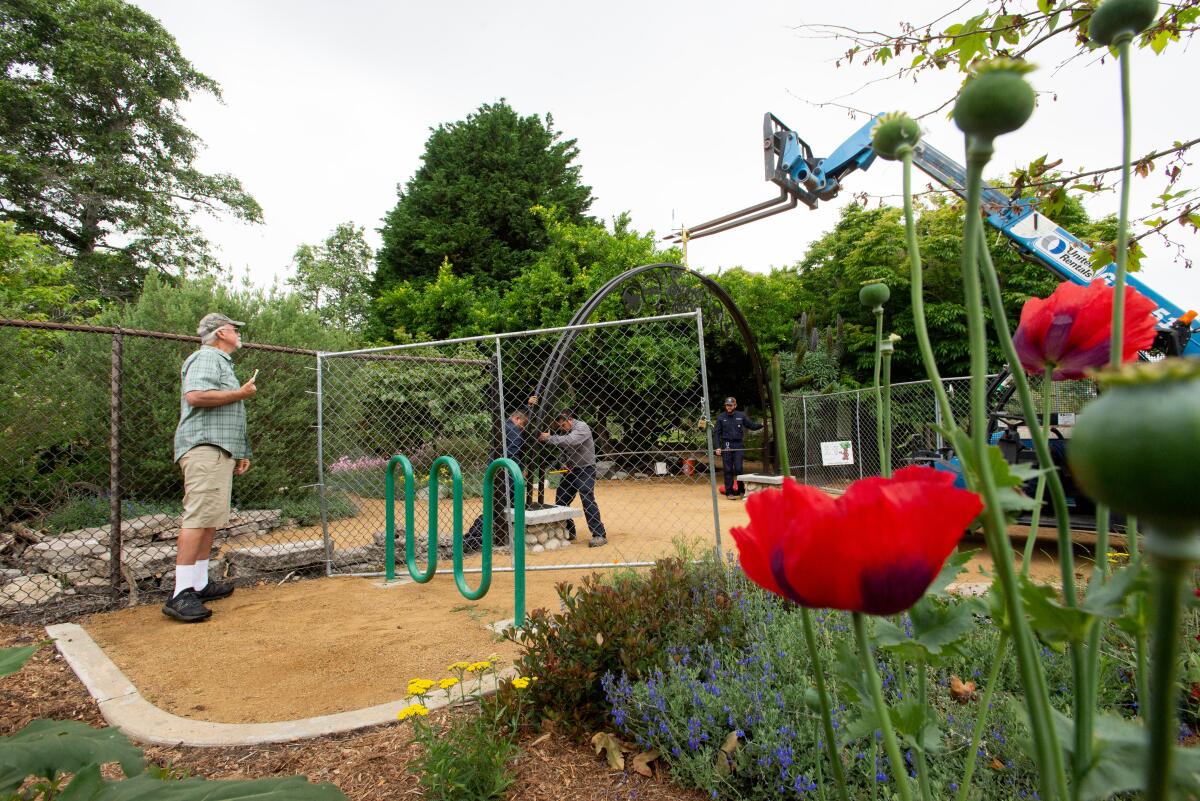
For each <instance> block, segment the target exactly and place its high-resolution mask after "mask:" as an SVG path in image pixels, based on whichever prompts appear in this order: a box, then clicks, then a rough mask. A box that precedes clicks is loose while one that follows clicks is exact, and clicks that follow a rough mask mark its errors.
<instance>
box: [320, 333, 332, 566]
mask: <svg viewBox="0 0 1200 801" xmlns="http://www.w3.org/2000/svg"><path fill="white" fill-rule="evenodd" d="M324 411H325V359H324V358H323V357H322V355H321V354H320V353H318V354H317V495H318V498H319V499H320V506H321V539H322V540H324V542H325V575H326V576H332V575H333V541H332V540H331V539H330V538H329V501H328V499H327V498H326V497H325V416H324Z"/></svg>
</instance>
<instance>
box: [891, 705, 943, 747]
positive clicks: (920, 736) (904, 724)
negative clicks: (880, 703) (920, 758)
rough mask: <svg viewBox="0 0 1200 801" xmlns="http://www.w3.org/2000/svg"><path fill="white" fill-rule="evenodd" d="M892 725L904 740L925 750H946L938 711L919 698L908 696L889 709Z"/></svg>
mask: <svg viewBox="0 0 1200 801" xmlns="http://www.w3.org/2000/svg"><path fill="white" fill-rule="evenodd" d="M888 715H889V717H890V718H891V720H892V727H893V728H894V729H895V730H896V733H897V734H899V735H900V736H901V737H902V738H903V739H904V742H905V743H906V744H907V745H909V746H911V747H913V748H917V749H920V750H922V751H924V752H925V753H927V754H936V753H938V752H940V751H944V750H945V747H944V746H943V744H942V731H941V729H939V728H938V725H937V719H938V718H937V712H936V711H934V710H933V709H932V708H931V707H930V706H928V705H926V706H921V705H920V704H919V703H917V699H916V698H915V697H914V698H906V699H905V700H903V701H901V702H900V703H898V704H896V705H895V706H893V707H890V708H889V709H888Z"/></svg>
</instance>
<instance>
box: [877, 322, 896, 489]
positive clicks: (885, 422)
mask: <svg viewBox="0 0 1200 801" xmlns="http://www.w3.org/2000/svg"><path fill="white" fill-rule="evenodd" d="M879 350H880V351H881V355H882V357H883V382H882V384H881V385H880V386H879V388H878V389H877V391H878V392H880V393H881V399H880V406H879V408H880V413H879V428H880V430H881V431H882V432H883V448H882V449H881V450H880V452H879V457H880V459H879V463H880V475H882V476H883V477H884V478H891V477H892V353H893V351H894V350H895V346H894V345H893V344H892V341H891V339H890V338H889V339H888V341H886V342H882V341H881V342H880V343H879Z"/></svg>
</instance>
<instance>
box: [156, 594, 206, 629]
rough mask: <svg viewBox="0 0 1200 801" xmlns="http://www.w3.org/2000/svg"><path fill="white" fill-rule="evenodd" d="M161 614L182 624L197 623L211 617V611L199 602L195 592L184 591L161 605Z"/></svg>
mask: <svg viewBox="0 0 1200 801" xmlns="http://www.w3.org/2000/svg"><path fill="white" fill-rule="evenodd" d="M162 611H163V614H164V615H166V616H167V617H173V618H175V619H176V620H178V621H181V622H183V623H199V622H200V621H202V620H208V619H209V618H210V617H212V610H211V609H209V608H208V607H207V606H205V605H204V604H203V603H201V602H200V596H199V595H197V594H196V591H195V590H190V589H189V590H184V591H183V592H181V593H179V594H178V595H176V596H175V597H174V598H172V599H171V600H169V601H167V602H166V603H165V604H163V608H162Z"/></svg>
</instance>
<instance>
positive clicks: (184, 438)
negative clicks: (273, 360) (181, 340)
mask: <svg viewBox="0 0 1200 801" xmlns="http://www.w3.org/2000/svg"><path fill="white" fill-rule="evenodd" d="M179 377H180V383H181V387H182V389H181V392H180V396H179V425H178V427H176V429H175V461H177V462H178V461H179V459H180V458H181V457H182V456H183V455H184V454H185V453H187V452H188V451H190V450H191V449H192V448H194V447H196V446H197V445H216V446H217V447H218V448H223V449H225V450H226V451H228V452H229V453H230V455H232V456H233V458H235V459H249V458H250V439H249V437H248V436H247V435H246V406H245V404H244V403H242V401H234V402H233V403H227V404H225V405H224V406H208V407H203V408H202V407H198V406H192V405H191V404H190V403H188V402H187V394H188V393H189V392H197V391H199V392H203V391H204V390H207V389H223V390H232V389H240V388H241V386H242V385H241V384H240V383H239V382H238V379H237V376H236V375H234V373H233V359H231V358H230V357H229V354H227V353H226V352H225V351H223V350H221V349H220V348H214V347H211V346H209V345H205V346H204V347H202V348H200V350H198V351H196V352H195V353H193V354H192V355H191V356H188V357H187V359H186V360H184V362H183V367H182V368H181V369H180V371H179Z"/></svg>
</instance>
